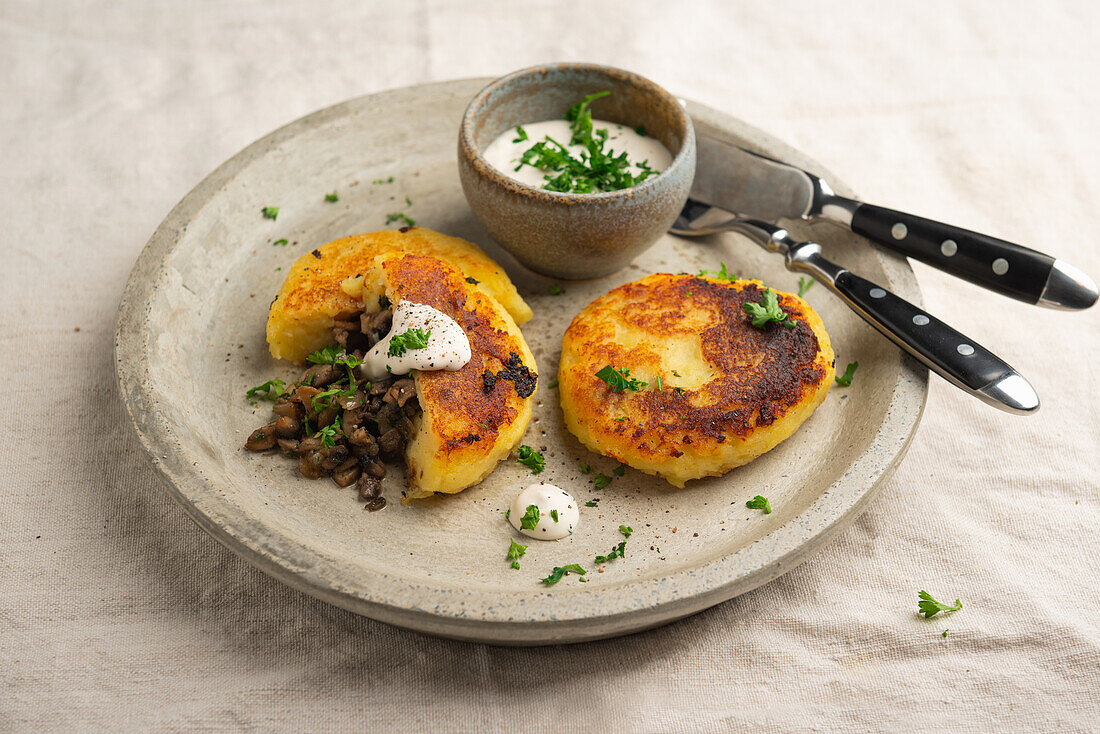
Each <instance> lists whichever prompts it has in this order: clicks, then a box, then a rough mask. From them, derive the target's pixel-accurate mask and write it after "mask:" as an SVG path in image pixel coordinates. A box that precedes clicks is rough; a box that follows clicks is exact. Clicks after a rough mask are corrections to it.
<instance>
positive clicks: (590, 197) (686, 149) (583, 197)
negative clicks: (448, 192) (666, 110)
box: [458, 61, 695, 205]
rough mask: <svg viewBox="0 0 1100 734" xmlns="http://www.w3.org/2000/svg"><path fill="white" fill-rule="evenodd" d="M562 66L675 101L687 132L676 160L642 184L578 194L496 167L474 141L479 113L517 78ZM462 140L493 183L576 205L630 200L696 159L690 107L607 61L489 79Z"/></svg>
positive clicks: (465, 154) (544, 67) (469, 111)
mask: <svg viewBox="0 0 1100 734" xmlns="http://www.w3.org/2000/svg"><path fill="white" fill-rule="evenodd" d="M559 69H575V70H581V71H596V72H600V73H602V74H606V75H609V76H617V77H620V79H619V81H625V82H628V83H631V84H634V85H635V86H638V87H640V88H642V89H645V90H646V91H647V92H649V93H651V94H654V95H656V96H658V97H664V98H665V99H666V101H668V102H669V103H671V105H672V107H673V109H675V110H677V112H678V115H679V119H680V122H681V123H682V126H683V128H684V131H685V134H684V137H683V141H682V142H681V143H680V150H679V151H678V152H677V153H676V155H674V156H673V157H672V161H671V162H670V163H669V164H668V166H666V167H665V168H664V169H663V170H661V172H660V173H658V174H657V175H656V176H653V177H652V178H648V179H646V180H645V181H642V182H641V183H640V184H636V185H634V186H628V187H626V188H625V189H617V190H615V191H598V192H590V193H583V194H578V193H573V192H570V191H551V190H550V189H544V188H540V187H538V186H532V185H531V184H526V183H523V182H522V181H518V180H517V179H514V178H512V177H511V176H508V175H507V174H505V173H504V172H503V171H501V170H499V169H498V168H497V167H496V166H494V165H492V164H491V163H489V161H488V160H487V159H486V158H485V156H484V155H483V154H482V152H481V149H480V148H479V147H478V146H477V144H476V143H475V142H474V122H475V120H476V119H478V117H479V113H480V112H482V111H483V110H484V105H485V102H486V100H487V99H488V98H489V95H490V94H492V93H493V92H495V91H497V90H499V89H501V88H503V87H505V86H507V85H510V84H514V83H515V82H516V80H518V79H521V78H523V77H527V76H532V75H534V74H545V73H547V72H548V71H553V70H559ZM458 141H459V146H458V149H459V159H460V160H466V161H467V162H468V163H469V164H470V165H471V166H472V167H473V168H474V169H475V170H476V172H477V173H478V175H480V176H482V177H483V178H486V179H488V180H489V181H491V182H492V183H493V184H495V185H497V186H500V187H502V188H505V189H507V190H509V191H512V192H514V193H517V194H520V195H522V196H527V197H533V196H539V197H546V198H548V199H549V200H550V201H556V202H560V203H566V204H572V205H576V204H580V203H582V202H598V203H608V202H611V201H615V200H620V199H629V198H631V197H633V196H636V195H637V194H639V193H646V192H648V191H651V190H653V189H655V188H657V187H658V186H664V185H666V184H665V183H664V182H665V181H668V180H670V179H671V178H672V177H673V176H674V175H675V171H677V170H679V169H680V168H682V167H683V166H686V165H688V163H689V159H694V157H695V126H694V125H693V124H692V122H691V115H689V114H688V111H687V108H686V107H685V106H684V104H683V102H682V101H681V100H680V99H679V98H678V97H676V96H675V95H674V94H672V93H671V92H669V91H668V90H667V89H665V88H664V87H662V86H661V85H660V84H658V83H657V82H655V81H653V80H652V79H649V78H648V77H645V76H642V75H641V74H638V73H636V72H633V71H629V70H627V69H620V68H619V67H616V66H608V65H607V64H595V63H588V62H573V61H559V62H554V63H550V64H539V65H536V66H528V67H526V68H523V69H517V70H516V71H513V72H511V73H508V74H505V75H504V76H502V77H498V78H496V79H494V80H493V81H491V82H489V83H488V84H486V85H485V86H484V87H483V88H482V89H481V90H480V91H479V92H478V93H477V94H476V95H474V98H473V99H471V100H470V102H469V104H468V105H466V109H465V111H464V112H463V113H462V123H461V124H460V125H459V133H458Z"/></svg>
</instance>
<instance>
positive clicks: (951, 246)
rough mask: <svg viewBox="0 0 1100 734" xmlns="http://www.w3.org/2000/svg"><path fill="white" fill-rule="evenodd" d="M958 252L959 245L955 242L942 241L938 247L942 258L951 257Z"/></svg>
mask: <svg viewBox="0 0 1100 734" xmlns="http://www.w3.org/2000/svg"><path fill="white" fill-rule="evenodd" d="M958 251H959V245H958V244H957V243H956V242H955V240H944V241H943V244H941V245H940V252H942V253H943V256H944V257H951V256H952V255H954V254H955V253H956V252H958Z"/></svg>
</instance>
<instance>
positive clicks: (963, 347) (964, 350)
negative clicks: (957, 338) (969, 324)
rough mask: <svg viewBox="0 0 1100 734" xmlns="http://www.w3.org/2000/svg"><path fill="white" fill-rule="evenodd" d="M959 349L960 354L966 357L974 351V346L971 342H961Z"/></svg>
mask: <svg viewBox="0 0 1100 734" xmlns="http://www.w3.org/2000/svg"><path fill="white" fill-rule="evenodd" d="M958 350H959V354H961V355H962V356H964V357H969V356H970V355H971V354H973V353H974V347H972V346H970V345H969V344H960V345H959V346H958Z"/></svg>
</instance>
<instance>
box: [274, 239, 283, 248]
mask: <svg viewBox="0 0 1100 734" xmlns="http://www.w3.org/2000/svg"><path fill="white" fill-rule="evenodd" d="M271 244H272V245H273V246H274V247H282V246H283V245H285V244H286V240H281V239H280V240H275V241H274V242H272V243H271Z"/></svg>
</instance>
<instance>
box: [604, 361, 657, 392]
mask: <svg viewBox="0 0 1100 734" xmlns="http://www.w3.org/2000/svg"><path fill="white" fill-rule="evenodd" d="M596 377H598V378H600V379H601V380H603V381H604V382H606V383H607V384H608V385H609V386H610V387H611V389H612V390H614V391H615V392H622V391H623V390H641V389H642V388H643V387H645V386H646V385H648V384H649V383H648V382H642V381H641V380H637V379H635V378H633V377H631V376H630V370H628V369H619V370H617V369H615V368H614V367H612V366H611V365H607V366H606V367H604V368H602V369H601V370H600V371H599V372H597V373H596Z"/></svg>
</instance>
